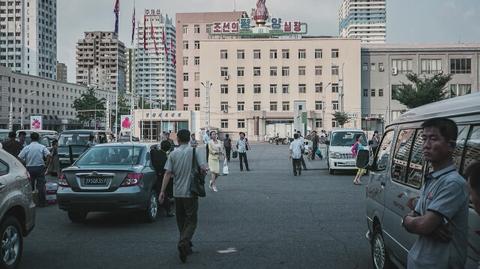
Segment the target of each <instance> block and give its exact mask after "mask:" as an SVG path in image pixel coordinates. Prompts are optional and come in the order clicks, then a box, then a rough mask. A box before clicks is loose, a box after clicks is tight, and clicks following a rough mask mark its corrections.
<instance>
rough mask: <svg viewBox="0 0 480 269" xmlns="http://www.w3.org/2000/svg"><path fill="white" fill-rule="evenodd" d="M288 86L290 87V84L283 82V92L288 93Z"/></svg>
mask: <svg viewBox="0 0 480 269" xmlns="http://www.w3.org/2000/svg"><path fill="white" fill-rule="evenodd" d="M288 88H289V86H288V84H283V85H282V93H288Z"/></svg>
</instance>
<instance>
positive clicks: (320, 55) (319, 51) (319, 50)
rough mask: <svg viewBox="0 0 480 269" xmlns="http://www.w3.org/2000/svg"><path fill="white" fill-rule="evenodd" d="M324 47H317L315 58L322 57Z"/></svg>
mask: <svg viewBox="0 0 480 269" xmlns="http://www.w3.org/2000/svg"><path fill="white" fill-rule="evenodd" d="M322 54H323V53H322V49H315V59H322Z"/></svg>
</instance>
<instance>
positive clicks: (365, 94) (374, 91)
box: [363, 89, 383, 97]
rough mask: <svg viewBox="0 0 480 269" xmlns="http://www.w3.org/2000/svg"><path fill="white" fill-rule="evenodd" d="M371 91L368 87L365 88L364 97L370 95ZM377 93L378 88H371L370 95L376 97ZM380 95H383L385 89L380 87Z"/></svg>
mask: <svg viewBox="0 0 480 269" xmlns="http://www.w3.org/2000/svg"><path fill="white" fill-rule="evenodd" d="M368 94H369V91H368V89H363V97H368ZM376 95H377V90H376V89H371V90H370V96H371V97H375V96H376ZM378 97H383V89H378Z"/></svg>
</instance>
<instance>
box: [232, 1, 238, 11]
mask: <svg viewBox="0 0 480 269" xmlns="http://www.w3.org/2000/svg"><path fill="white" fill-rule="evenodd" d="M233 11H234V12H235V11H237V0H233Z"/></svg>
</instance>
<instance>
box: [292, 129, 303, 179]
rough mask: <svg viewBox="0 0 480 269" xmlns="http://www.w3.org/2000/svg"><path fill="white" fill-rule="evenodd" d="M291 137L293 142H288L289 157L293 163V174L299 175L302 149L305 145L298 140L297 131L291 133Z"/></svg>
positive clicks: (300, 172)
mask: <svg viewBox="0 0 480 269" xmlns="http://www.w3.org/2000/svg"><path fill="white" fill-rule="evenodd" d="M293 139H294V140H293V142H292V143H290V159H291V160H292V165H293V175H294V176H297V174H298V175H299V176H300V175H302V161H301V157H302V150H303V149H304V147H305V145H304V144H303V143H302V141H301V140H300V136H299V135H298V133H297V134H294V135H293Z"/></svg>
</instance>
